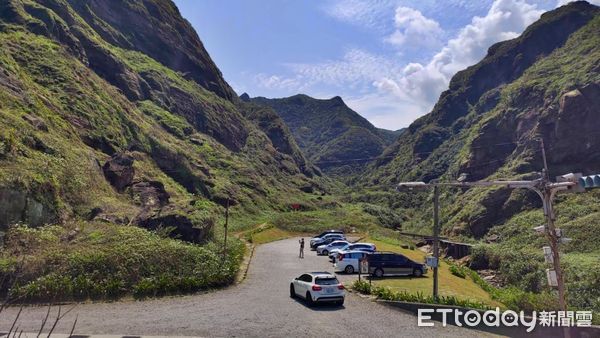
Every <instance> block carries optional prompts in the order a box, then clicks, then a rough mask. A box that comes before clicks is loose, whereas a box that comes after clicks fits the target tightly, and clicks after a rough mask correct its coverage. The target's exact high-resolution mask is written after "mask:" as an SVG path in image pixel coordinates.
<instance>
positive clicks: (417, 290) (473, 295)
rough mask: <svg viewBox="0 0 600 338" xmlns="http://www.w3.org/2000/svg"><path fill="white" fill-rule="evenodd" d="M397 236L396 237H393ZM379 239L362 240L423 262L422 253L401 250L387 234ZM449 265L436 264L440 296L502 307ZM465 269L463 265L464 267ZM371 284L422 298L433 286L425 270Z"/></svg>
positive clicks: (478, 286) (470, 279) (395, 240)
mask: <svg viewBox="0 0 600 338" xmlns="http://www.w3.org/2000/svg"><path fill="white" fill-rule="evenodd" d="M379 236H382V235H379ZM395 237H396V238H397V236H395ZM379 238H381V240H376V239H374V238H373V237H371V236H369V237H367V238H366V239H365V241H368V242H371V243H374V244H375V245H376V246H377V250H381V251H391V252H397V253H401V254H403V255H405V256H406V257H408V258H410V259H412V260H413V261H415V262H424V261H425V256H426V254H425V253H424V252H423V251H420V250H414V249H413V250H411V249H410V248H408V249H405V248H403V246H405V244H404V243H406V242H404V241H401V240H398V239H395V238H390V237H387V236H386V237H383V236H382V237H379ZM452 266H453V265H451V264H449V263H448V262H444V261H442V262H441V263H440V267H439V293H440V295H441V296H445V297H450V298H458V299H463V300H468V301H469V302H473V303H482V304H486V306H491V307H496V306H498V307H501V308H504V307H505V306H504V305H503V303H502V302H501V301H499V300H495V299H494V298H493V297H492V296H491V295H490V294H488V291H487V290H485V289H484V288H482V287H481V286H480V285H478V284H477V283H476V280H475V279H473V278H472V277H471V276H468V277H467V278H464V277H458V276H455V275H454V274H453V273H452V272H451V267H452ZM464 269H465V270H468V269H467V268H464ZM372 283H373V285H374V286H376V287H382V288H386V289H389V290H390V291H394V292H396V291H399V292H402V293H403V294H408V295H417V294H420V295H423V296H424V297H431V296H432V289H433V276H432V273H431V272H429V273H427V274H426V275H423V277H420V278H412V277H398V278H384V279H373V280H372Z"/></svg>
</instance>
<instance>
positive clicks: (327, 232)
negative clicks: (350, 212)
mask: <svg viewBox="0 0 600 338" xmlns="http://www.w3.org/2000/svg"><path fill="white" fill-rule="evenodd" d="M327 234H340V235H343V234H344V232H343V231H342V230H325V231H323V232H322V233H320V234H318V235H316V236H315V237H313V238H311V239H310V241H309V243H310V246H311V247H312V244H313V242H314V241H316V240H319V239H321V238H323V236H325V235H327Z"/></svg>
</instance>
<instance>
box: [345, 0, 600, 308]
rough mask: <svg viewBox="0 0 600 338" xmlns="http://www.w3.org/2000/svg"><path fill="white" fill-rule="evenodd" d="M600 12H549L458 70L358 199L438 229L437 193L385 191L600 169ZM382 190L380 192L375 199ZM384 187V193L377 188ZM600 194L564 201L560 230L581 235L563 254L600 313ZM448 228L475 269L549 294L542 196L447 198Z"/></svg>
mask: <svg viewBox="0 0 600 338" xmlns="http://www.w3.org/2000/svg"><path fill="white" fill-rule="evenodd" d="M599 13H600V10H599V8H598V7H596V6H593V5H590V4H588V3H586V2H576V3H571V4H569V5H567V6H563V7H561V8H558V9H556V10H554V11H550V12H548V13H545V14H543V15H542V17H541V18H540V20H538V21H537V22H535V23H534V24H532V25H531V26H530V27H529V28H527V30H526V31H525V32H524V33H523V34H522V35H521V36H520V37H518V38H515V39H513V40H509V41H504V42H500V43H498V44H496V45H494V46H492V47H491V48H490V49H489V51H488V54H487V56H486V57H485V58H484V59H483V60H482V61H481V62H479V63H478V64H476V65H474V66H472V67H469V68H467V69H466V70H464V71H461V72H459V73H457V74H456V75H455V76H454V77H453V78H452V80H451V83H450V86H449V89H448V90H447V91H445V92H444V93H442V95H441V97H440V99H439V101H438V102H437V104H436V105H435V107H434V108H433V110H432V112H431V113H429V114H427V115H425V116H424V117H422V118H420V119H418V120H417V121H415V122H414V123H413V124H411V125H410V127H409V128H408V130H407V131H406V132H405V133H403V134H402V135H401V136H400V137H399V139H398V140H397V142H395V143H394V144H393V145H392V146H390V147H388V148H387V149H386V150H385V151H384V155H386V156H394V157H393V158H392V159H387V158H383V159H381V160H380V161H376V162H375V163H373V164H371V165H370V168H369V169H368V170H367V171H366V173H365V174H364V175H363V177H362V179H360V180H358V182H367V183H366V184H365V185H364V187H365V190H366V193H365V194H363V195H362V196H360V194H357V195H358V196H355V197H354V198H355V199H357V198H359V197H360V198H361V199H362V200H370V201H372V202H375V201H376V202H379V203H385V204H387V205H388V206H390V207H391V208H394V209H396V211H397V212H399V213H401V214H403V215H408V216H409V217H408V219H407V220H406V221H405V222H403V224H402V227H403V229H405V230H406V231H418V232H429V231H431V230H430V224H431V221H430V215H431V201H430V200H427V194H425V193H422V194H415V193H393V192H389V193H382V192H380V191H381V190H385V189H388V190H389V188H390V187H393V186H394V184H395V183H397V182H400V181H413V180H423V181H429V180H431V179H434V178H439V179H440V180H442V181H452V180H455V179H457V178H458V177H459V175H460V174H462V173H465V174H467V175H468V176H467V178H468V180H471V181H475V180H481V179H519V178H521V179H533V178H536V177H539V172H540V171H541V169H542V168H543V162H542V152H541V147H540V139H541V138H543V140H544V143H545V148H546V152H547V155H548V166H549V169H550V177H552V178H553V177H554V176H557V175H562V174H566V173H569V172H583V173H586V174H591V173H597V172H600V153H599V152H598V151H597V148H598V145H600V133H599V132H598V126H599V124H598V121H597V117H598V113H599V112H600V100H599V98H600V96H599V94H600V14H599ZM369 191H371V192H369ZM376 191H378V192H376ZM598 196H600V195H599V192H597V191H593V192H592V191H590V192H587V193H585V194H581V195H564V196H560V197H559V198H558V201H559V203H558V205H557V206H556V210H557V213H558V221H557V224H558V225H559V227H561V228H563V229H565V231H566V234H567V236H568V237H571V238H574V240H573V241H572V242H571V243H569V244H567V245H565V246H564V247H563V249H564V252H565V258H564V261H565V269H566V271H567V277H566V279H567V286H568V292H569V297H570V304H571V305H572V306H574V307H577V308H582V309H586V308H588V309H589V308H594V309H595V310H596V311H598V310H600V294H599V293H598V291H597V288H595V289H594V287H592V285H598V284H599V283H600V279H599V275H598V273H597V271H596V270H597V269H594V268H592V266H598V265H599V264H600V246H598V238H597V236H596V235H594V234H597V233H599V232H600V213H598V208H597V205H598V202H597V198H598ZM442 201H443V210H442V221H443V227H444V232H445V234H447V235H450V236H453V237H454V238H458V239H461V240H464V241H469V242H472V243H479V246H478V247H477V249H476V254H475V255H474V257H472V261H471V264H472V267H474V268H477V269H492V270H494V271H495V272H496V273H497V274H498V275H499V278H500V280H501V281H502V283H503V284H505V285H512V286H516V287H517V288H518V289H520V290H527V291H534V292H541V291H547V290H548V288H547V286H546V278H545V274H544V269H545V264H544V263H543V255H542V252H541V247H542V246H543V245H544V243H545V240H544V239H543V238H540V237H538V236H536V234H535V233H534V231H533V230H532V228H533V227H535V226H538V225H540V224H543V222H544V218H543V215H542V212H541V210H540V207H541V202H540V201H539V198H538V197H537V196H536V195H535V194H533V193H529V192H526V191H518V190H510V189H507V188H487V189H484V188H480V189H475V188H473V189H468V190H460V189H453V190H452V189H448V190H444V191H443V198H442Z"/></svg>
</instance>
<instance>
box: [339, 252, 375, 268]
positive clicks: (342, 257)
mask: <svg viewBox="0 0 600 338" xmlns="http://www.w3.org/2000/svg"><path fill="white" fill-rule="evenodd" d="M369 254H370V253H368V252H365V251H358V250H353V251H342V252H340V254H339V255H338V258H337V259H336V262H335V263H334V264H333V268H334V269H335V272H342V271H343V272H345V273H355V272H356V271H358V269H359V266H358V264H359V263H358V260H359V259H362V258H364V257H367V255H369Z"/></svg>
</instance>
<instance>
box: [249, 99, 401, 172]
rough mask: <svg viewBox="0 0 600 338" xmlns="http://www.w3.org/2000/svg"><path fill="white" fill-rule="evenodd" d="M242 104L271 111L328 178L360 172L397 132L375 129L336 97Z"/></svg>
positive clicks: (264, 100)
mask: <svg viewBox="0 0 600 338" xmlns="http://www.w3.org/2000/svg"><path fill="white" fill-rule="evenodd" d="M242 99H243V100H246V101H250V102H252V103H255V104H259V105H263V106H268V107H271V108H272V109H273V110H275V112H277V114H279V116H281V118H282V119H283V120H284V121H285V123H286V124H287V125H288V126H289V128H290V130H291V131H292V134H293V135H294V137H295V139H296V141H297V142H298V145H299V146H300V148H301V149H302V150H303V151H304V153H305V154H306V156H307V157H308V159H309V160H311V161H312V162H313V163H314V164H316V165H317V166H318V167H319V168H321V169H323V170H324V171H325V172H327V173H329V174H334V175H335V174H337V175H340V176H341V175H350V174H353V173H357V172H359V171H360V170H361V169H362V168H363V167H364V164H365V163H367V162H368V161H369V160H368V159H370V158H373V157H376V156H378V155H379V154H381V152H382V151H383V149H384V148H385V147H386V146H387V145H389V144H390V143H391V142H392V141H393V140H394V139H395V136H396V135H397V132H394V131H388V130H382V129H378V128H375V127H374V126H373V125H372V124H371V123H370V122H369V121H367V120H366V119H365V118H363V117H362V116H360V115H359V114H357V113H356V112H355V111H353V110H352V109H350V108H349V107H348V106H347V105H346V104H345V103H344V101H343V100H342V99H341V98H340V97H339V96H336V97H334V98H331V99H329V100H319V99H315V98H312V97H309V96H306V95H301V94H299V95H295V96H291V97H287V98H281V99H267V98H264V97H256V98H250V97H249V96H247V94H246V95H244V96H243V97H242Z"/></svg>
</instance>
